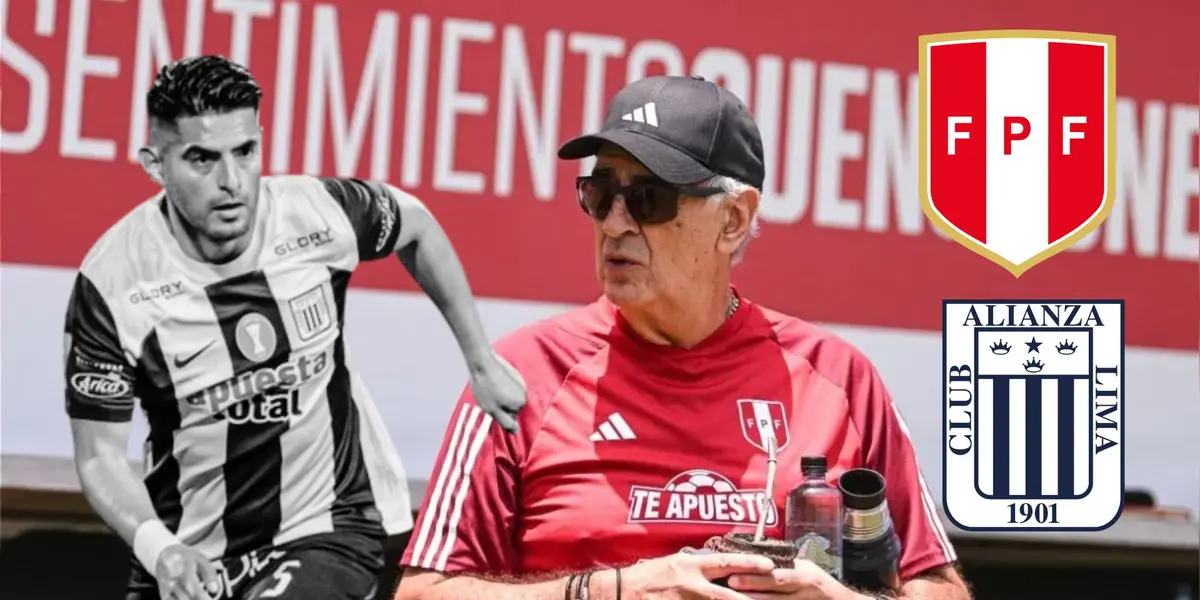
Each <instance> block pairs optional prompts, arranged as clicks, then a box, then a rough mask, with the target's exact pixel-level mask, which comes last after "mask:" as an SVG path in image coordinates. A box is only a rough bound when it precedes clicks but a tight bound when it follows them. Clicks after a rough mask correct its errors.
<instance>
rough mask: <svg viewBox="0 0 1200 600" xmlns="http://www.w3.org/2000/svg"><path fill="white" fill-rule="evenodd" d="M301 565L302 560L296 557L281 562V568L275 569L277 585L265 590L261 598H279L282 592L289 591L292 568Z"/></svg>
mask: <svg viewBox="0 0 1200 600" xmlns="http://www.w3.org/2000/svg"><path fill="white" fill-rule="evenodd" d="M299 566H300V561H298V560H296V559H292V560H285V561H283V562H282V563H280V564H279V568H277V569H275V585H274V587H272V588H271V589H269V590H267V591H265V592H263V593H262V594H261V595H260V596H259V598H278V597H279V596H280V594H283V593H284V592H286V591H287V588H288V586H289V585H291V583H292V573H291V571H292V569H295V568H297V567H299Z"/></svg>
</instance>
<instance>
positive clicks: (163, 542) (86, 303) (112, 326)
mask: <svg viewBox="0 0 1200 600" xmlns="http://www.w3.org/2000/svg"><path fill="white" fill-rule="evenodd" d="M65 333H66V336H65V341H66V352H65V359H66V364H65V365H64V367H65V378H66V409H67V415H68V416H69V417H70V420H71V435H72V439H73V440H74V446H75V469H76V471H77V472H78V474H79V483H80V486H81V487H82V488H83V494H84V497H86V498H87V500H88V502H89V503H90V504H91V505H92V508H93V509H94V510H95V511H96V513H97V514H99V515H100V518H101V519H103V520H104V522H105V523H107V524H108V526H109V527H111V528H112V529H113V530H114V531H116V532H117V535H119V536H121V539H123V540H125V542H126V543H127V544H129V545H130V546H132V547H133V548H134V551H135V553H136V554H137V557H138V559H139V560H141V561H142V563H143V564H144V565H145V566H146V568H147V569H148V570H149V571H150V572H151V573H153V572H154V571H155V563H156V562H157V555H158V554H159V553H160V552H161V551H162V550H163V549H165V548H166V547H167V546H169V545H171V544H173V543H176V540H175V538H174V536H173V535H172V534H171V532H170V531H169V530H167V528H166V527H165V526H164V525H163V524H162V522H161V521H159V520H158V516H157V515H156V514H155V511H154V506H153V504H151V502H150V494H149V492H147V490H146V486H145V485H144V484H143V483H142V480H141V479H140V478H139V477H138V475H137V474H136V473H135V472H134V470H133V467H132V466H131V465H130V464H129V460H128V459H127V458H126V447H127V445H128V442H129V432H130V423H131V420H132V417H133V407H134V395H133V394H134V381H135V378H134V372H133V367H132V366H131V365H130V364H129V362H128V360H127V359H126V357H125V352H124V350H123V348H122V345H121V342H120V339H119V338H118V335H117V327H116V322H115V320H114V319H113V315H112V312H111V311H110V310H109V308H108V304H107V303H106V302H105V300H104V298H103V297H102V296H101V294H100V293H99V291H97V290H96V288H95V286H94V285H92V283H91V281H90V280H89V279H88V278H87V276H85V275H83V274H80V275H78V276H77V277H76V280H75V288H74V290H73V291H72V292H71V299H70V301H69V304H68V307H67V316H66V327H65ZM147 563H149V564H147Z"/></svg>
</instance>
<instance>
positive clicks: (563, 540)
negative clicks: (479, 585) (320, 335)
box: [401, 298, 957, 579]
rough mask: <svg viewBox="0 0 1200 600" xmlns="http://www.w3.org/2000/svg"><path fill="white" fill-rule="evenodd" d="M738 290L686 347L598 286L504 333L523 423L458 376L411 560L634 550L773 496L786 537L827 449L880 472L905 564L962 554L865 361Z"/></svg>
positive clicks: (776, 527)
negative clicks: (476, 396) (789, 511)
mask: <svg viewBox="0 0 1200 600" xmlns="http://www.w3.org/2000/svg"><path fill="white" fill-rule="evenodd" d="M741 300H742V301H741V305H740V308H739V309H738V310H737V311H736V312H735V313H734V315H733V316H732V317H731V318H730V319H729V320H728V321H726V322H725V324H724V325H722V326H721V327H720V328H719V329H718V330H717V331H716V332H715V333H713V334H712V335H711V336H710V337H709V338H708V339H706V340H705V341H704V342H703V343H701V344H699V345H698V346H696V347H694V348H691V349H687V350H684V349H681V348H675V347H667V346H661V345H656V344H651V343H649V342H646V341H645V340H643V339H642V338H640V337H638V335H637V333H635V332H634V331H633V329H632V328H631V327H630V326H629V324H628V323H627V322H626V321H624V320H623V318H622V317H621V314H620V312H619V311H618V310H617V309H616V308H615V307H614V306H613V305H612V304H611V303H610V302H609V301H607V300H606V299H603V298H602V299H600V300H599V301H597V302H594V303H592V304H591V305H588V306H586V307H582V308H579V309H576V310H572V311H569V312H567V313H564V314H561V315H558V316H555V317H552V318H550V319H546V320H543V321H541V322H538V323H535V324H532V325H529V326H527V327H524V328H522V329H520V330H518V331H516V332H515V333H513V334H511V335H509V336H508V337H506V338H504V339H502V340H500V341H499V342H498V343H497V345H496V347H497V352H498V353H499V354H500V355H501V356H503V357H504V358H505V359H506V360H508V361H509V362H510V363H511V364H512V365H513V366H514V367H515V368H516V369H517V370H518V371H520V373H521V376H522V377H523V378H524V380H525V382H526V385H527V386H528V394H529V396H528V397H529V403H528V404H527V405H526V406H525V408H524V409H522V411H521V413H520V416H519V417H518V421H519V424H520V430H519V432H518V433H517V434H514V435H510V434H508V433H506V432H504V430H502V429H501V428H500V427H499V426H498V425H496V424H495V423H494V422H493V421H492V419H491V417H489V416H488V415H487V414H485V413H484V412H483V411H482V410H480V409H479V408H478V406H476V404H475V401H474V400H473V399H472V396H471V390H470V388H469V387H468V388H466V389H465V390H464V391H463V394H462V397H461V399H460V401H459V404H458V406H457V408H455V410H454V412H453V413H452V417H451V419H450V421H449V423H448V424H447V429H446V433H445V436H444V437H443V439H442V445H441V449H440V451H439V454H438V458H437V460H436V462H435V463H434V468H433V472H432V475H431V478H430V481H429V487H428V488H427V491H426V496H425V499H424V502H423V504H422V506H421V509H420V512H419V514H418V517H417V522H416V525H415V526H414V528H413V534H412V537H411V538H410V541H409V545H408V548H407V550H406V551H405V553H404V556H403V558H402V560H401V564H402V565H403V566H408V567H415V568H420V569H431V570H435V571H440V572H443V573H448V574H460V573H479V572H483V573H493V574H510V573H529V572H543V573H545V572H563V571H576V570H583V569H588V568H604V567H612V566H624V565H628V564H631V563H634V562H636V561H638V560H641V559H648V558H654V557H658V556H665V555H667V554H672V553H674V552H677V551H679V550H680V549H682V548H684V547H692V548H699V547H701V546H702V545H703V544H704V543H705V541H707V540H708V539H709V538H711V537H712V536H720V535H724V534H725V533H728V532H730V531H744V532H753V531H754V529H755V525H756V524H757V523H758V521H759V517H760V516H762V511H764V510H765V511H766V514H765V521H766V534H767V535H769V536H771V537H774V538H777V539H781V538H782V537H783V534H784V526H785V523H784V520H785V516H786V496H787V493H788V491H789V490H790V489H792V488H793V487H795V486H796V485H797V484H799V483H800V479H801V472H800V467H799V465H800V459H801V457H803V456H805V455H820V456H825V457H826V458H827V462H828V464H829V474H828V479H829V481H830V482H831V483H834V484H836V483H837V478H838V477H840V475H841V474H842V473H844V472H845V471H846V470H848V469H852V468H856V467H868V468H871V469H874V470H875V471H877V472H879V473H880V474H882V475H883V476H884V477H885V478H886V480H887V502H888V508H889V511H890V513H891V516H892V518H893V520H894V526H895V531H896V533H897V535H898V537H899V538H900V541H901V547H902V555H901V558H900V564H899V572H900V575H901V576H902V577H903V578H906V579H907V578H910V577H912V576H913V575H916V574H918V573H920V572H922V571H925V570H928V569H931V568H934V567H938V566H941V565H945V564H949V563H953V562H954V561H955V560H957V556H956V554H955V549H954V547H953V545H952V544H951V541H950V539H949V538H948V537H947V535H946V531H945V528H944V527H943V524H942V522H941V519H940V517H939V515H938V513H937V509H936V504H935V503H934V501H933V498H932V497H931V496H930V493H929V490H928V488H927V487H926V485H925V480H924V478H923V477H922V474H921V470H920V468H919V465H918V463H917V456H916V453H915V452H914V450H913V446H912V442H911V440H910V439H909V436H908V430H907V429H906V427H905V425H904V422H903V420H901V418H900V414H899V412H898V411H897V410H896V409H895V406H894V404H893V402H892V399H891V397H890V395H889V394H888V391H887V389H886V388H885V387H884V384H883V381H882V379H881V378H880V376H879V374H878V373H877V372H876V371H875V368H874V367H873V366H872V365H871V363H870V361H869V360H868V359H867V358H866V357H864V356H863V355H862V354H861V353H860V352H859V351H858V350H856V349H855V348H854V347H852V346H851V345H850V344H848V343H846V342H845V341H843V340H841V339H839V338H837V337H835V336H833V335H832V334H830V333H828V332H826V331H824V330H822V329H820V328H818V327H815V326H813V325H811V324H809V323H807V322H805V321H803V320H801V319H797V318H794V317H789V316H786V315H783V314H780V313H777V312H774V311H771V310H767V309H765V308H762V307H760V306H758V305H757V304H755V303H753V302H750V301H749V300H747V299H745V298H742V299H741ZM772 439H773V440H774V444H775V446H776V448H777V449H778V451H779V460H778V469H777V472H776V480H775V487H774V489H773V490H767V489H766V474H767V453H766V447H767V440H772ZM767 499H769V500H770V502H764V500H767ZM764 506H765V508H764ZM580 540H587V543H583V544H581V543H580Z"/></svg>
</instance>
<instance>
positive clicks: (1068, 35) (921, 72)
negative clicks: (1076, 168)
mask: <svg viewBox="0 0 1200 600" xmlns="http://www.w3.org/2000/svg"><path fill="white" fill-rule="evenodd" d="M1012 38H1027V39H1044V40H1050V41H1060V42H1087V43H1094V44H1095V43H1098V44H1102V45H1104V46H1105V56H1106V57H1107V60H1106V62H1107V70H1108V81H1107V98H1106V100H1105V113H1106V114H1105V118H1106V120H1107V128H1106V135H1105V162H1106V164H1107V169H1106V171H1107V172H1106V173H1105V175H1106V177H1105V179H1106V181H1105V190H1104V200H1103V201H1102V202H1101V204H1100V209H1099V210H1097V211H1096V213H1095V214H1093V215H1092V217H1091V218H1090V219H1088V220H1087V222H1085V223H1084V224H1083V225H1082V226H1080V227H1079V229H1077V230H1075V232H1073V233H1072V234H1071V235H1068V236H1067V237H1065V238H1063V239H1061V240H1059V241H1057V242H1055V243H1054V244H1052V245H1051V246H1050V247H1048V248H1046V249H1045V250H1043V251H1041V252H1040V253H1038V254H1037V255H1035V256H1033V257H1032V258H1029V259H1028V260H1026V261H1024V262H1022V263H1019V264H1017V263H1013V262H1011V261H1009V260H1008V259H1006V258H1004V257H1002V256H1000V255H999V254H996V253H995V252H992V251H991V250H989V249H988V248H987V247H986V246H984V245H983V244H980V243H979V242H976V241H975V240H974V239H971V238H970V237H969V236H967V235H966V234H964V233H962V232H961V231H959V229H958V228H957V227H955V226H954V225H952V224H951V223H950V222H949V221H947V220H946V219H945V218H944V217H943V216H942V215H941V213H939V212H938V211H937V210H936V209H935V208H934V207H933V202H931V201H930V198H929V156H928V153H929V64H928V60H929V58H928V57H929V46H930V45H931V44H935V43H941V42H968V41H977V42H985V41H987V40H994V39H1012ZM918 46H919V52H920V54H919V60H918V65H919V66H918V77H919V84H918V89H919V105H918V107H917V110H918V111H919V116H918V127H919V133H918V136H919V138H920V142H919V144H920V146H919V148H918V150H917V170H918V174H917V181H918V186H919V187H918V190H917V193H918V195H919V196H920V198H921V210H922V211H923V212H924V213H925V218H926V219H929V222H930V223H932V224H933V226H934V227H937V228H938V229H939V230H941V231H942V232H943V233H945V234H946V235H947V236H949V237H950V239H952V240H954V241H955V242H958V243H959V244H960V245H962V246H964V247H966V248H968V249H970V250H971V251H972V252H975V253H976V254H978V255H980V256H982V257H984V258H986V259H988V260H990V261H992V262H994V263H996V264H998V265H1000V266H1001V267H1004V269H1005V270H1007V271H1008V272H1009V273H1012V274H1013V277H1018V278H1019V277H1020V276H1021V275H1022V274H1024V273H1025V272H1026V271H1028V270H1029V269H1032V268H1033V267H1034V266H1036V265H1037V264H1039V263H1041V262H1043V261H1045V260H1047V259H1049V258H1051V257H1053V256H1055V255H1057V254H1059V253H1060V252H1062V251H1064V250H1066V249H1067V248H1069V247H1071V246H1072V245H1073V244H1075V242H1078V241H1079V240H1081V239H1083V238H1084V237H1086V236H1087V235H1088V234H1090V233H1092V232H1093V231H1095V230H1096V228H1098V227H1099V226H1100V224H1101V223H1103V222H1104V221H1105V220H1107V219H1108V215H1109V214H1110V213H1111V212H1112V207H1113V203H1114V202H1115V198H1116V193H1117V168H1116V167H1117V106H1116V105H1117V37H1116V36H1115V35H1106V34H1097V33H1078V32H1072V31H1050V30H1040V29H995V30H981V31H960V32H957V33H939V34H931V35H922V36H919V37H918Z"/></svg>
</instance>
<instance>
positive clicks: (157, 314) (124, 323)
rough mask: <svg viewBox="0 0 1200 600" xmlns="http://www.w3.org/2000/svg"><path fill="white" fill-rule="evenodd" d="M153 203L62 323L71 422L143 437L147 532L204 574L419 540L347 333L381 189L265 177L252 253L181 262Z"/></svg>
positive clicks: (89, 271) (84, 282)
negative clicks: (304, 543)
mask: <svg viewBox="0 0 1200 600" xmlns="http://www.w3.org/2000/svg"><path fill="white" fill-rule="evenodd" d="M162 202H163V198H162V195H161V194H160V195H159V196H156V197H154V198H151V199H149V200H147V201H146V202H144V203H142V204H141V205H139V206H138V207H136V208H135V209H134V210H132V211H131V212H130V213H129V214H128V215H126V216H125V217H124V218H123V219H122V220H121V221H119V222H118V223H117V224H115V225H114V226H113V227H112V228H111V229H109V230H108V232H106V233H105V234H104V236H102V237H101V238H100V240H99V241H98V242H97V243H96V244H95V246H93V248H92V250H91V251H90V252H89V254H88V256H87V258H86V259H85V260H84V262H83V264H82V266H81V268H80V272H79V275H78V277H77V279H76V282H75V288H74V291H73V293H72V297H71V300H70V306H69V309H68V312H67V318H66V365H65V366H66V373H65V378H66V406H67V412H68V414H69V415H70V416H71V417H72V418H74V419H93V420H102V421H128V420H130V419H131V417H132V413H133V410H134V405H135V399H137V401H140V404H141V406H142V409H143V411H144V413H145V416H146V418H147V421H148V424H149V435H148V439H147V440H146V450H145V456H146V463H145V464H146V473H145V484H146V487H147V489H148V490H149V492H150V497H151V499H152V501H153V504H154V508H155V510H156V511H157V513H158V516H159V517H160V518H161V519H162V520H163V521H164V522H165V523H166V524H167V526H168V528H170V529H171V530H173V531H174V532H176V534H177V535H179V537H180V538H181V539H182V540H183V541H184V542H185V543H188V544H190V545H192V546H194V547H195V548H197V549H199V550H200V551H201V552H203V553H204V554H205V555H206V556H208V557H210V558H212V559H219V558H223V557H233V556H239V555H242V554H244V553H246V552H248V551H250V550H254V549H258V548H262V547H266V546H273V545H279V544H284V543H287V542H289V541H292V540H296V539H299V538H302V537H304V536H308V535H312V534H317V533H323V532H331V531H361V532H364V533H368V534H378V535H382V534H383V533H384V532H387V533H390V534H395V533H400V532H403V531H407V530H408V529H410V528H411V527H412V516H411V506H410V499H409V496H408V490H407V487H406V482H405V481H406V477H405V473H404V469H403V466H402V465H401V463H400V459H399V456H398V454H397V453H396V450H395V447H394V446H393V444H392V442H391V439H390V438H389V436H388V433H387V431H386V429H385V428H384V426H383V423H382V422H381V420H380V417H379V415H378V413H377V411H376V409H375V407H374V405H373V404H372V401H371V399H370V397H369V395H368V394H367V390H366V387H365V386H364V385H363V383H362V381H361V380H360V379H359V377H358V375H357V373H356V372H355V370H354V368H353V366H352V365H351V361H350V360H349V358H348V351H347V348H346V346H345V342H344V339H343V334H342V324H343V319H344V318H345V307H346V288H347V285H348V283H349V281H350V276H351V273H352V272H353V271H354V269H355V267H356V266H357V265H358V264H359V262H360V261H365V260H373V259H378V258H382V257H384V256H387V255H388V254H391V252H392V250H393V248H394V245H395V242H396V239H397V236H398V235H399V230H400V227H401V223H400V214H399V208H398V205H397V203H396V200H395V198H394V197H393V196H392V195H391V193H390V192H389V191H388V189H387V188H385V187H383V186H379V185H375V184H370V183H365V182H361V181H357V180H352V179H331V178H324V179H322V178H316V177H308V176H280V177H264V178H263V179H262V182H261V193H260V195H259V206H258V218H257V220H256V223H255V232H254V235H255V241H254V242H253V243H252V244H251V246H250V248H249V249H248V250H247V251H246V252H245V253H244V254H243V255H242V256H241V257H239V258H238V259H236V260H235V261H233V262H232V263H229V264H226V265H214V264H210V263H203V262H199V261H196V260H193V259H191V258H190V257H188V256H187V255H186V254H184V253H183V251H182V250H181V249H180V247H179V244H178V242H177V241H176V240H175V239H174V238H173V237H172V235H171V233H170V230H169V228H168V224H167V221H166V217H165V214H164V212H163V208H162Z"/></svg>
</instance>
